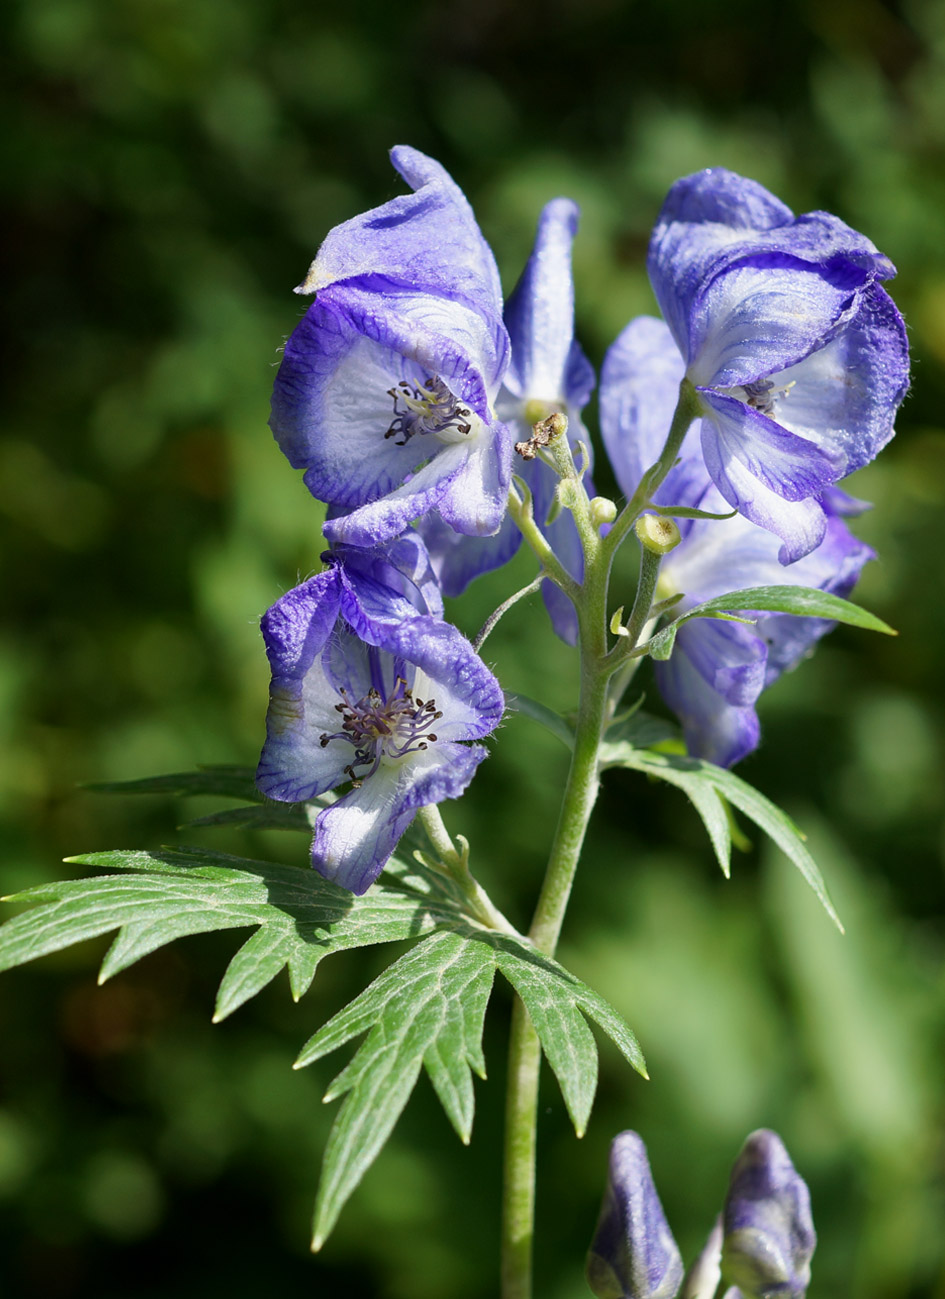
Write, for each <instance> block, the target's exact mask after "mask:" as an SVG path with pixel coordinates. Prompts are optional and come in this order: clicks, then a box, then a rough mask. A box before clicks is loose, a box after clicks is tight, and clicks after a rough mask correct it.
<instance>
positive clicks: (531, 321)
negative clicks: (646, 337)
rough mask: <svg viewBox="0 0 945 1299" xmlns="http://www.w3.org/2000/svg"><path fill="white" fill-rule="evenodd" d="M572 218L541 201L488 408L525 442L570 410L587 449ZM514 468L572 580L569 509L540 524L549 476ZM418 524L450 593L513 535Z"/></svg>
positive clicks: (508, 309)
mask: <svg viewBox="0 0 945 1299" xmlns="http://www.w3.org/2000/svg"><path fill="white" fill-rule="evenodd" d="M577 224H578V208H577V204H576V203H573V202H572V201H571V200H570V199H566V198H556V199H553V200H552V201H551V202H550V203H548V204H546V206H545V208H544V210H543V211H542V214H541V217H540V218H539V221H538V230H537V233H536V236H535V245H534V248H533V249H532V252H531V255H530V257H529V259H528V262H527V264H526V266H525V270H524V271H523V272H522V275H521V278H520V279H519V281H518V283H517V285H516V286H515V288H514V289H513V291H512V294H511V296H510V297H509V300H508V302H507V303H506V306H505V324H506V327H507V329H508V333H509V338H510V340H511V345H512V355H511V361H510V364H509V368H508V370H507V371H506V373H505V379H504V381H503V385H502V387H501V388H500V390H499V393H498V395H497V397H496V400H495V409H496V413H497V415H498V417H499V418H500V419H501V420H502V421H503V423H504V424H505V425H506V426H507V427H508V428H509V429H510V430H511V432H512V437H513V439H514V440H515V441H517V442H524V441H527V440H528V438H529V437H530V436H531V433H532V427H533V425H534V424H536V423H538V421H539V420H543V419H546V418H547V416H549V415H551V414H552V413H554V412H556V411H559V412H562V413H564V414H566V415H567V417H568V436H569V438H570V440H571V442H572V445H573V446H576V445H577V443H578V442H579V441H583V442H584V445H585V446H586V447H589V446H590V439H589V438H588V436H587V433H586V430H585V429H584V425H583V424H582V423H581V418H580V416H581V410H582V409H583V407H584V406H585V405H586V403H587V400H588V398H589V397H590V395H591V392H592V390H593V387H594V371H593V369H592V368H591V365H590V363H589V362H588V360H587V358H586V357H585V355H584V353H583V351H582V350H581V348H580V345H579V344H578V343H577V341H576V340H575V338H574V284H573V280H572V275H571V245H572V243H573V240H574V236H575V233H576V231H577ZM515 473H517V474H518V475H519V476H520V477H521V478H523V479H524V480H525V482H526V483H527V485H528V488H529V490H530V492H531V493H532V499H533V508H534V513H535V519H536V522H537V523H538V525H539V527H541V528H542V530H543V531H544V533H545V535H546V536H547V538H548V540H549V542H550V543H551V546H552V549H553V550H554V551H555V554H556V555H557V556H558V558H559V559H560V560H561V562H562V563H563V564H564V565H565V567H566V568H567V569H568V571H569V572H570V573H571V574H572V576H573V577H575V578H576V579H577V580H580V579H581V577H582V574H583V554H582V551H581V544H580V539H579V537H578V532H577V528H576V527H575V525H574V519H573V516H572V515H571V514H570V512H569V511H567V510H562V511H561V512H560V513H559V514H558V516H557V518H556V519H555V520H554V521H553V522H552V523H551V524H550V525H547V526H546V520H547V518H548V515H549V512H550V511H551V506H552V501H553V498H554V492H555V488H556V486H557V483H558V479H557V476H556V474H555V473H554V471H553V470H552V469H551V468H550V467H549V466H548V465H546V464H544V463H543V462H542V461H541V459H540V458H535V459H533V460H519V461H517V462H516V464H515ZM591 494H592V495H593V492H591ZM419 528H420V531H421V532H422V533H423V535H424V537H425V538H426V540H427V545H428V547H429V549H430V553H431V557H432V559H433V563H434V565H435V567H436V568H437V571H438V573H439V576H440V580H441V582H442V584H443V590H444V592H445V594H446V595H449V596H457V595H461V594H462V592H463V591H464V590H465V588H466V586H467V585H468V584H469V582H470V581H472V579H473V578H474V577H477V576H479V574H480V573H485V572H488V571H490V570H491V569H494V568H499V567H501V565H503V564H505V563H506V562H507V561H508V560H509V559H511V557H512V556H513V555H514V554H515V552H516V550H517V549H518V546H519V544H520V542H521V534H520V532H519V531H518V529H517V528H516V527H515V525H514V524H513V522H512V520H511V519H507V520H506V522H505V523H504V524H503V526H502V528H501V529H500V530H499V532H498V534H497V535H496V536H495V537H490V538H472V537H465V536H462V535H461V534H458V533H457V532H455V531H454V530H453V529H451V528H447V527H446V526H444V525H443V524H442V523H441V521H440V520H439V519H438V518H437V517H436V516H433V515H428V516H427V517H426V519H424V520H422V521H421V522H420V524H419ZM542 594H543V596H544V599H545V603H546V605H547V607H548V611H549V613H550V615H551V619H552V622H553V624H554V627H555V630H556V631H557V632H558V634H559V635H560V636H561V637H562V638H563V639H564V640H566V641H568V642H569V643H570V644H573V643H574V642H575V640H576V639H577V617H576V614H575V612H574V609H573V607H572V605H571V602H570V601H569V600H568V599H567V597H566V596H565V595H564V594H563V593H562V592H561V591H560V590H559V588H558V587H556V586H555V585H554V583H553V582H545V583H544V584H543V587H542Z"/></svg>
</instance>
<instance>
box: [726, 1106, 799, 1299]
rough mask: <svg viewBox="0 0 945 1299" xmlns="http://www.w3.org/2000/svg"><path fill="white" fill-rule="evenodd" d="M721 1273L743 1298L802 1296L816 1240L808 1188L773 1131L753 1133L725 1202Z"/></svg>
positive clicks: (736, 1161) (742, 1153)
mask: <svg viewBox="0 0 945 1299" xmlns="http://www.w3.org/2000/svg"><path fill="white" fill-rule="evenodd" d="M723 1220H724V1239H723V1242H722V1276H723V1278H724V1280H725V1281H726V1283H727V1284H728V1285H736V1286H738V1288H739V1289H740V1290H741V1291H742V1293H743V1295H744V1296H745V1299H776V1297H780V1299H803V1296H804V1295H805V1294H806V1292H807V1287H808V1285H809V1284H810V1260H811V1256H812V1254H813V1252H814V1246H815V1245H816V1243H817V1236H816V1234H815V1232H814V1223H813V1219H812V1218H811V1211H810V1193H809V1192H808V1190H807V1185H806V1183H805V1182H804V1180H803V1179H802V1178H801V1177H799V1176H798V1174H797V1172H796V1171H795V1168H794V1165H793V1164H792V1163H791V1159H790V1156H789V1155H788V1152H787V1151H786V1150H785V1148H784V1143H783V1142H782V1140H781V1138H780V1137H779V1136H778V1134H777V1133H776V1132H768V1131H766V1130H764V1129H762V1130H760V1131H758V1132H753V1133H752V1134H751V1136H750V1137H749V1138H748V1140H747V1141H746V1142H745V1144H744V1146H743V1147H742V1151H741V1154H740V1155H739V1156H738V1158H737V1159H736V1160H735V1165H734V1167H733V1168H732V1177H731V1181H730V1183H729V1190H728V1196H727V1198H726V1201H725V1211H724V1214H723Z"/></svg>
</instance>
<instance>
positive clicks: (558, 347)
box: [505, 198, 594, 410]
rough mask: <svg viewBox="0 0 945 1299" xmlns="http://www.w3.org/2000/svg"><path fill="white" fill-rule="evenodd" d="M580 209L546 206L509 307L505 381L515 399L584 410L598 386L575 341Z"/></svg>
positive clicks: (556, 203) (565, 202)
mask: <svg viewBox="0 0 945 1299" xmlns="http://www.w3.org/2000/svg"><path fill="white" fill-rule="evenodd" d="M577 224H578V207H577V204H576V203H573V202H572V201H571V200H570V199H566V198H556V199H552V201H551V202H550V203H548V204H546V206H545V208H544V209H543V211H542V214H541V216H540V218H539V221H538V231H537V234H536V236H535V246H534V248H533V249H532V253H531V256H530V257H529V259H528V262H527V264H526V266H525V270H524V271H523V272H522V276H521V278H520V280H519V282H518V284H517V285H516V286H515V288H514V290H513V291H512V294H511V296H510V297H509V300H508V302H507V303H506V306H505V323H506V326H507V328H508V331H509V337H510V339H511V341H512V361H511V364H510V366H509V370H508V373H507V374H506V376H505V384H506V387H507V388H508V389H509V391H510V392H512V393H513V394H514V395H515V396H517V397H520V398H522V399H523V400H528V399H530V398H536V399H538V400H544V401H547V402H564V401H568V402H570V403H573V405H574V406H575V407H576V408H577V409H578V410H580V408H581V407H582V406H583V405H584V404H585V402H586V401H587V399H588V397H589V396H590V394H591V390H592V389H593V387H594V372H593V370H592V369H591V367H590V364H589V362H588V361H587V358H586V357H585V356H584V353H583V352H582V351H581V349H580V347H578V346H577V344H576V343H575V341H574V284H573V281H572V278H571V244H572V242H573V240H574V236H575V233H576V231H577Z"/></svg>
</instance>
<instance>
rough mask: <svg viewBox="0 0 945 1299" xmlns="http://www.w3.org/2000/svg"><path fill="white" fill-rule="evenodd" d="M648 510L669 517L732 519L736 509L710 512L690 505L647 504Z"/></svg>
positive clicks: (736, 511)
mask: <svg viewBox="0 0 945 1299" xmlns="http://www.w3.org/2000/svg"><path fill="white" fill-rule="evenodd" d="M646 508H647V509H648V510H652V511H653V513H654V514H661V515H663V517H664V518H670V519H734V517H735V515H736V514H737V513H738V510H729V511H728V513H727V514H712V513H711V511H709V510H697V509H694V508H693V507H692V506H691V505H652V504H651V505H648V506H647V507H646Z"/></svg>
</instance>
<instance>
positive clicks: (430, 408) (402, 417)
mask: <svg viewBox="0 0 945 1299" xmlns="http://www.w3.org/2000/svg"><path fill="white" fill-rule="evenodd" d="M387 395H388V396H389V397H390V398H392V399H393V402H394V418H393V419H392V420H391V424H390V427H389V428H388V430H387V432H386V433H385V434H384V437H385V438H394V439H395V441H394V445H395V446H398V447H405V446H406V445H407V443H408V442H409V441H410V439H411V438H412V437H413V435H414V434H415V433H435V434H439V433H445V432H446V430H447V429H455V430H456V431H457V432H458V433H461V434H464V435H465V434H467V433H469V432H470V431H471V430H472V424H471V423H470V421H471V419H472V412H471V411H470V410H469V408H468V407H467V406H462V405H460V403H459V402H458V401H457V400H456V398H455V397H454V396H453V394H452V393H451V392H450V390H449V388H447V386H446V384H445V383H444V382H443V380H442V379H441V378H440V377H439V376H438V375H433V376H432V377H431V378H429V379H428V380H427V382H426V384H425V385H424V384H409V383H408V382H407V380H406V379H401V381H400V383H398V384H397V386H396V387H394V388H388V390H387ZM398 439H399V440H398Z"/></svg>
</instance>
